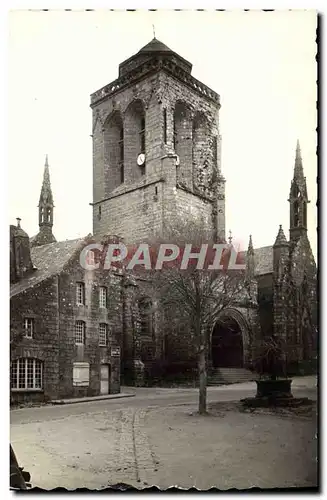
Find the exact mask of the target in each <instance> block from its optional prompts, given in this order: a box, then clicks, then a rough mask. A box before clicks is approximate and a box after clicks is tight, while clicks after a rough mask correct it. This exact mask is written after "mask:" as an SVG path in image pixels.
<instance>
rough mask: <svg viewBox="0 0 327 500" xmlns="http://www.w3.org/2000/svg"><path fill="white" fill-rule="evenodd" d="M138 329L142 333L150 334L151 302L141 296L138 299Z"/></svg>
mask: <svg viewBox="0 0 327 500" xmlns="http://www.w3.org/2000/svg"><path fill="white" fill-rule="evenodd" d="M139 313H140V327H141V328H140V329H141V334H143V335H152V302H151V300H150V299H147V298H143V299H141V300H140V301H139Z"/></svg>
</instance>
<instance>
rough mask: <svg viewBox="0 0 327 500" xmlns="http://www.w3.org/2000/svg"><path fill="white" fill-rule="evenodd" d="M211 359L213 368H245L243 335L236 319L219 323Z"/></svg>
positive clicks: (214, 337) (226, 318)
mask: <svg viewBox="0 0 327 500" xmlns="http://www.w3.org/2000/svg"><path fill="white" fill-rule="evenodd" d="M211 359H212V366H213V368H242V367H243V364H244V349H243V335H242V331H241V328H240V325H239V324H238V322H237V321H236V320H235V319H234V318H230V317H224V318H223V319H221V320H219V321H217V323H216V325H215V327H214V329H213V332H212V338H211Z"/></svg>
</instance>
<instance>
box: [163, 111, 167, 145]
mask: <svg viewBox="0 0 327 500" xmlns="http://www.w3.org/2000/svg"><path fill="white" fill-rule="evenodd" d="M163 122H164V130H163V132H164V143H165V144H167V110H166V109H164V110H163Z"/></svg>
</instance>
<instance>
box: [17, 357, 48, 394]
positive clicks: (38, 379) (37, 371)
mask: <svg viewBox="0 0 327 500" xmlns="http://www.w3.org/2000/svg"><path fill="white" fill-rule="evenodd" d="M42 373H43V363H42V361H40V360H39V359H34V358H20V359H15V360H14V361H12V363H11V373H10V381H11V388H12V389H14V390H19V389H21V390H28V389H42Z"/></svg>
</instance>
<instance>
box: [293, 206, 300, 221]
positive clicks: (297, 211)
mask: <svg viewBox="0 0 327 500" xmlns="http://www.w3.org/2000/svg"><path fill="white" fill-rule="evenodd" d="M299 222H300V219H299V202H298V201H297V200H296V201H295V202H294V226H295V227H298V226H299Z"/></svg>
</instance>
